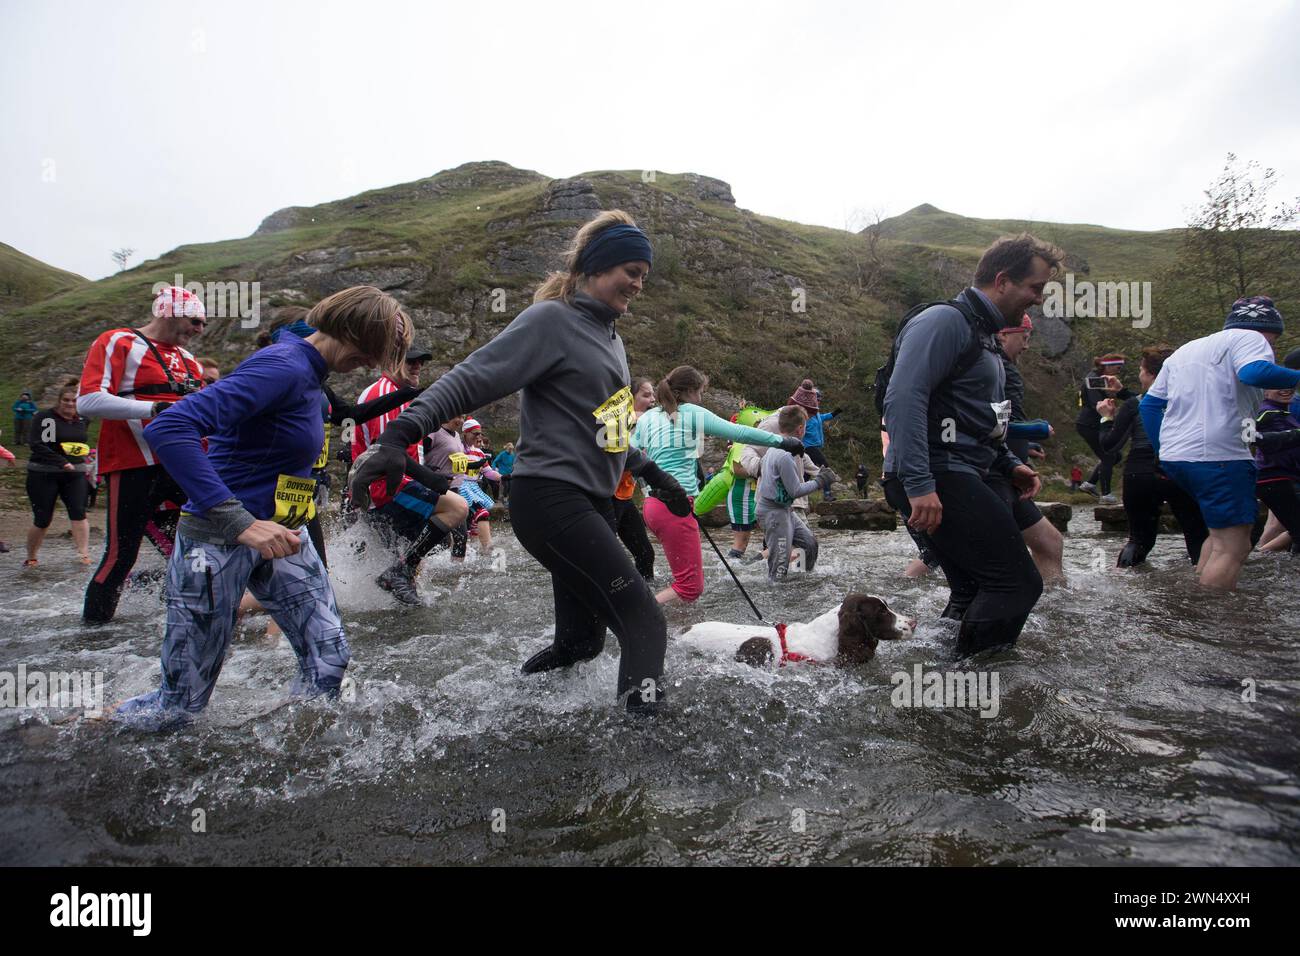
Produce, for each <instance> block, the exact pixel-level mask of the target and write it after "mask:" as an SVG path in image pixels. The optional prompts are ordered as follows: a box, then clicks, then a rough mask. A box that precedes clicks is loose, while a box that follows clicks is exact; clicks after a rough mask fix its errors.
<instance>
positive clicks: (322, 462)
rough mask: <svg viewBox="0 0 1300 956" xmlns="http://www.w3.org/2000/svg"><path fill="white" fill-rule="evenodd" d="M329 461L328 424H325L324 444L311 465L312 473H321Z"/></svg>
mask: <svg viewBox="0 0 1300 956" xmlns="http://www.w3.org/2000/svg"><path fill="white" fill-rule="evenodd" d="M329 461H330V423H329V422H326V423H325V444H323V445H321V446H320V455H319V456H318V457H317V458H316V460H315V461H314V462H313V463H312V466H311V470H312V471H321V470H323V469H324V467H325V466H326V465H328V464H329Z"/></svg>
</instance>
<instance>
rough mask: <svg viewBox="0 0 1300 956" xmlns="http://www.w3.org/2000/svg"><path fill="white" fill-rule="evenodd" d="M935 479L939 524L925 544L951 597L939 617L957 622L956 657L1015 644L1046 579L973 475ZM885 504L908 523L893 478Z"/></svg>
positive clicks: (997, 501)
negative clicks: (931, 551)
mask: <svg viewBox="0 0 1300 956" xmlns="http://www.w3.org/2000/svg"><path fill="white" fill-rule="evenodd" d="M934 479H935V491H936V492H938V495H939V501H940V503H941V504H942V505H943V517H942V520H941V521H940V522H939V527H938V528H936V529H935V530H934V531H931V532H929V533H928V534H927V538H928V540H929V541H930V545H931V549H932V550H933V552H934V556H935V558H937V559H938V561H939V566H940V567H942V568H943V573H944V576H945V577H947V579H948V587H949V589H950V590H951V592H952V594H951V597H950V599H949V602H948V607H947V609H945V610H944V614H943V616H944V617H947V618H953V619H957V620H960V621H961V630H960V631H958V634H957V654H958V656H959V657H965V656H966V655H968V654H975V653H978V652H980V651H983V650H986V649H988V648H990V647H999V646H1002V645H1005V644H1014V643H1015V642H1016V638H1018V637H1019V636H1020V631H1021V629H1022V628H1024V626H1025V621H1026V620H1027V619H1028V617H1029V612H1030V610H1032V609H1033V606H1034V605H1035V604H1036V603H1038V597H1039V595H1041V594H1042V593H1043V579H1042V577H1041V576H1040V575H1039V573H1038V569H1037V568H1036V567H1034V559H1033V558H1032V557H1030V555H1029V549H1028V548H1026V547H1025V540H1024V538H1022V537H1021V535H1020V529H1019V528H1017V527H1016V520H1015V518H1014V517H1013V516H1012V514H1011V509H1010V508H1009V507H1007V504H1006V502H1004V501H1003V500H1002V498H1001V497H999V495H998V493H997V492H996V491H994V490H993V489H992V488H990V487H989V486H988V485H987V484H985V482H984V481H983V479H981V478H980V477H979V476H978V475H971V474H967V473H965V472H958V471H947V472H939V473H938V474H936V475H935V476H934ZM885 500H887V501H888V502H889V504H890V506H891V507H892V508H893V509H894V510H895V511H897V512H899V514H901V515H902V516H903V518H904V520H906V519H907V518H909V517H911V514H912V505H911V502H909V501H908V498H907V492H906V491H904V490H903V483H902V482H901V481H899V480H898V479H897V478H892V477H891V478H887V479H886V480H885Z"/></svg>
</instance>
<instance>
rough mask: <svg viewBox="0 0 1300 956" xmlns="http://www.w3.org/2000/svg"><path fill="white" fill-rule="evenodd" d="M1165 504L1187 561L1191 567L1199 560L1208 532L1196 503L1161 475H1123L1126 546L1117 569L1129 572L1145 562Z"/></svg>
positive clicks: (1158, 528)
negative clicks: (1178, 529)
mask: <svg viewBox="0 0 1300 956" xmlns="http://www.w3.org/2000/svg"><path fill="white" fill-rule="evenodd" d="M1166 501H1167V502H1169V510H1170V511H1172V512H1173V513H1174V517H1175V518H1177V519H1178V524H1179V526H1180V527H1181V528H1182V529H1183V542H1184V543H1185V544H1186V545H1187V557H1189V558H1190V559H1191V561H1192V563H1193V564H1195V563H1196V562H1197V561H1199V560H1201V545H1203V544H1204V543H1205V539H1206V538H1207V537H1209V534H1210V532H1209V531H1208V530H1207V529H1206V527H1205V519H1204V518H1202V517H1201V509H1200V506H1199V505H1197V503H1196V499H1195V498H1193V497H1192V496H1191V495H1189V494H1188V493H1187V492H1185V491H1183V489H1181V488H1179V487H1178V485H1176V484H1175V483H1174V482H1173V481H1172V480H1171V479H1169V478H1166V477H1165V476H1164V475H1162V474H1126V475H1125V476H1124V514H1125V516H1126V517H1127V518H1128V542H1127V543H1126V544H1125V545H1124V550H1122V551H1121V552H1120V553H1119V560H1118V561H1117V562H1116V565H1117V566H1118V567H1121V568H1131V567H1133V566H1134V565H1138V564H1141V563H1142V562H1143V561H1145V560H1146V559H1147V555H1148V554H1150V553H1151V549H1152V548H1154V547H1155V544H1156V534H1157V532H1158V531H1159V530H1160V506H1161V505H1162V504H1164V503H1165V502H1166Z"/></svg>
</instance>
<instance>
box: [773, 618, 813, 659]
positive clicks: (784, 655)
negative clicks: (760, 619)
mask: <svg viewBox="0 0 1300 956" xmlns="http://www.w3.org/2000/svg"><path fill="white" fill-rule="evenodd" d="M776 636H777V637H778V638H780V640H781V663H780V664H779V665H777V666H779V667H785V665H786V664H787V663H790V664H798V663H799V662H801V661H807V662H808V663H810V664H816V663H817V661H816V659H815V658H812V657H809V656H808V655H807V654H797V653H795V652H794V651H791V650H790V648H789V647H787V646H786V643H785V625H784V624H777V625H776Z"/></svg>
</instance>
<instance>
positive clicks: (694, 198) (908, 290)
mask: <svg viewBox="0 0 1300 956" xmlns="http://www.w3.org/2000/svg"><path fill="white" fill-rule="evenodd" d="M609 208H622V209H625V210H627V211H628V212H630V213H631V214H632V215H633V216H634V217H636V219H637V221H638V222H639V223H640V224H641V225H642V226H643V227H644V228H645V229H646V230H647V232H649V233H650V235H651V238H652V240H653V241H654V243H655V249H656V262H655V270H654V273H653V274H652V276H651V278H650V281H649V283H648V285H647V288H646V292H645V294H644V296H643V297H642V298H641V299H640V300H639V301H638V302H637V303H635V312H634V314H632V315H629V316H627V317H626V318H625V319H622V320H620V328H621V331H622V333H623V335H624V337H625V339H626V342H627V347H628V355H629V360H630V364H631V367H632V371H633V374H634V375H635V374H648V375H652V376H655V377H658V376H661V375H663V374H664V373H665V372H667V371H668V370H669V369H670V368H672V367H673V366H675V365H678V364H681V363H689V364H693V365H696V366H698V367H699V368H701V369H702V370H704V371H705V372H706V373H708V374H709V376H710V378H711V380H712V386H713V389H714V391H713V404H714V405H715V407H717V408H718V410H719V411H725V412H727V413H730V412H731V411H733V410H734V407H735V406H734V403H735V402H736V401H737V400H738V399H739V398H740V397H742V396H743V397H745V398H747V399H749V400H750V401H754V402H758V403H761V404H764V405H767V406H773V405H777V404H779V403H781V402H782V401H783V400H784V399H785V398H786V397H787V396H788V395H789V394H790V393H791V391H792V390H793V389H794V387H795V386H796V385H797V384H798V382H799V381H800V380H801V379H802V378H804V377H807V376H811V377H813V378H814V379H816V380H817V382H818V384H819V385H820V386H821V387H822V388H823V390H824V391H825V392H826V395H827V400H828V403H829V404H830V406H831V407H840V406H842V407H843V408H844V409H845V412H846V414H845V417H844V418H843V419H842V420H841V421H840V422H839V423H837V424H836V425H835V426H834V427H833V428H832V429H831V430H830V432H829V441H830V444H829V452H830V456H831V458H832V460H833V461H834V462H835V464H836V465H837V467H839V468H841V469H842V473H845V474H847V473H849V470H850V469H851V467H852V466H853V465H854V464H855V463H856V462H857V461H859V460H866V461H867V462H869V463H870V464H871V466H872V467H873V468H875V467H876V466H878V464H879V459H880V443H879V432H878V427H877V426H878V423H877V421H876V419H875V417H874V413H873V411H872V408H871V393H870V391H869V390H868V389H867V388H865V387H864V386H865V385H866V383H869V382H870V381H871V378H872V376H873V374H874V371H875V369H876V367H877V366H878V365H879V364H880V363H881V362H882V361H883V358H884V356H885V354H886V351H887V349H888V343H889V341H890V339H891V337H892V333H893V330H894V327H895V323H896V321H897V318H898V316H900V315H901V314H902V313H903V312H904V311H906V309H907V308H908V307H909V306H910V305H912V304H913V303H916V302H919V301H924V300H927V299H934V298H941V297H947V296H949V295H952V294H953V293H955V292H957V291H959V290H960V289H961V288H962V287H963V286H964V285H965V284H966V283H967V282H968V281H969V278H970V274H971V272H972V270H973V267H974V264H975V262H976V260H977V258H978V256H979V253H980V251H981V249H983V247H984V246H986V245H987V244H988V243H989V242H991V241H992V240H993V239H995V238H997V237H998V236H999V235H1003V234H1005V233H1009V232H1019V231H1022V230H1024V229H1026V228H1028V229H1030V230H1031V231H1033V232H1035V233H1036V234H1038V235H1039V236H1041V237H1042V238H1045V239H1049V240H1051V241H1053V242H1056V243H1057V244H1059V245H1061V246H1062V247H1063V248H1065V249H1066V251H1067V252H1068V253H1069V256H1070V260H1069V263H1068V265H1069V268H1070V269H1071V270H1072V271H1074V272H1076V273H1078V274H1079V275H1080V276H1082V277H1087V278H1092V279H1097V278H1107V277H1113V278H1117V279H1119V278H1123V279H1126V280H1128V279H1132V280H1150V281H1153V282H1156V283H1159V281H1160V279H1159V277H1160V276H1161V275H1162V273H1163V270H1165V269H1166V268H1167V267H1168V266H1169V264H1170V263H1171V262H1172V261H1173V258H1174V255H1175V252H1176V249H1177V246H1178V242H1179V238H1180V231H1178V230H1167V231H1163V232H1152V233H1144V232H1132V231H1123V230H1113V229H1106V228H1104V227H1101V226H1087V225H1061V224H1054V223H1025V222H1014V221H996V220H979V219H966V218H963V217H961V216H957V215H954V214H951V213H945V212H942V211H940V210H937V209H934V208H933V207H930V206H920V207H917V208H916V209H914V210H912V211H911V212H909V213H906V214H904V215H902V216H899V217H896V218H894V219H890V220H886V221H885V222H884V223H882V224H880V226H879V227H878V228H879V229H880V238H879V239H878V241H876V242H875V243H874V245H873V242H872V237H871V236H870V234H868V233H861V234H854V233H851V232H847V231H844V230H839V229H829V228H823V227H818V226H807V225H801V224H799V223H793V222H787V221H784V220H779V219H773V218H771V217H767V216H762V215H758V214H755V213H753V212H750V211H747V210H744V209H740V208H737V206H736V205H735V201H734V199H733V198H732V196H731V192H730V188H729V187H728V186H727V185H726V183H723V182H721V181H719V180H716V179H710V178H708V177H704V176H699V175H695V174H691V173H681V174H669V173H663V172H658V173H656V174H654V175H653V176H646V175H643V174H642V172H641V171H640V170H633V171H606V172H592V173H586V174H582V175H580V176H576V177H573V178H571V179H566V180H553V179H549V178H547V177H545V176H543V175H541V174H539V173H535V172H531V171H527V170H519V169H515V168H514V167H511V166H508V165H506V164H504V163H497V162H482V163H468V164H466V165H464V166H460V167H457V168H456V169H452V170H446V171H444V172H441V173H438V174H437V175H435V176H431V177H429V178H427V179H422V180H418V181H416V182H413V183H405V184H402V185H398V186H393V187H390V188H387V189H379V190H373V191H371V192H367V193H362V194H360V195H358V196H353V197H349V198H347V199H341V200H338V201H335V202H330V203H325V204H322V205H320V206H314V207H310V208H307V207H291V208H289V209H283V210H280V211H278V212H275V213H273V214H272V215H270V216H268V217H267V219H266V220H265V221H264V222H263V223H262V225H261V226H260V227H259V228H258V229H257V231H256V232H254V234H253V235H251V236H248V237H246V238H243V239H232V240H227V241H223V242H215V243H204V244H198V245H188V246H181V247H179V248H177V249H174V250H172V251H171V252H169V253H167V254H166V255H164V256H162V257H160V258H158V259H154V260H151V261H147V262H144V263H141V264H140V265H138V266H136V267H134V268H132V269H130V270H128V271H125V272H121V273H118V274H116V275H113V276H110V277H108V278H106V279H102V280H100V281H98V282H94V283H80V284H75V285H74V286H73V287H71V288H68V289H67V290H66V291H64V292H62V293H61V294H58V295H55V296H53V297H51V298H45V299H42V300H41V301H37V302H33V303H31V304H29V305H26V306H25V307H23V308H21V309H16V310H13V311H10V312H7V313H6V314H5V315H3V316H0V327H2V328H3V333H4V336H5V341H6V349H5V352H4V354H3V356H2V357H0V388H4V389H5V392H4V394H8V392H9V391H10V390H12V389H13V388H14V387H16V386H17V384H19V383H20V382H22V383H24V384H29V385H31V386H33V387H35V388H41V387H44V386H45V385H47V384H48V383H49V382H51V381H53V380H54V379H55V378H57V376H58V375H60V374H66V373H76V372H78V371H79V369H80V365H81V362H82V360H83V358H84V355H85V350H86V348H87V346H88V345H89V343H90V342H91V341H92V340H93V339H94V337H95V336H96V335H97V334H98V333H99V332H100V331H102V330H104V329H106V328H110V327H112V326H114V325H120V324H128V323H130V324H138V323H142V322H144V321H147V318H148V309H149V304H150V302H151V299H152V287H153V286H154V284H155V283H158V282H168V283H170V282H172V281H174V280H175V278H176V276H177V275H178V274H179V275H181V276H182V278H183V281H186V282H190V281H200V282H203V283H209V282H223V283H224V282H233V283H250V284H251V283H254V282H256V283H258V284H259V291H260V316H259V322H258V324H257V325H254V324H253V322H252V319H251V317H248V318H243V317H240V316H238V315H232V316H229V317H225V318H216V319H215V320H214V321H213V322H212V323H211V324H210V326H209V328H208V331H207V333H206V334H205V335H204V336H203V337H202V338H201V339H197V340H195V342H194V344H193V346H192V348H193V349H194V350H195V352H196V353H197V354H200V355H212V356H214V357H216V358H218V359H219V360H220V361H221V362H222V363H223V365H224V367H225V368H227V369H228V368H230V367H232V366H233V365H234V364H235V363H237V362H238V361H239V360H240V359H242V358H243V357H244V356H246V355H247V354H248V353H249V352H251V351H252V349H253V347H254V339H255V337H256V334H257V332H258V331H259V329H261V328H265V327H266V325H267V324H269V322H270V321H271V319H272V318H273V316H274V311H275V309H276V307H278V306H282V305H286V304H302V305H311V304H312V303H314V302H316V301H317V300H319V299H320V298H321V297H323V296H325V295H327V294H329V293H331V292H334V291H336V290H338V289H341V288H345V287H347V286H350V285H357V284H373V285H377V286H380V287H381V288H384V289H387V290H389V291H391V292H392V293H393V294H394V295H395V296H397V297H398V298H399V299H401V300H402V301H403V302H404V303H405V305H406V306H407V308H408V310H409V311H410V312H411V314H412V317H413V318H414V320H415V323H416V326H417V329H418V330H419V331H418V336H417V338H418V339H419V340H420V341H421V342H422V343H423V344H426V345H428V346H429V347H430V348H431V349H432V350H433V351H434V353H435V356H436V361H438V362H440V363H441V364H442V366H443V367H444V368H445V367H449V366H450V365H451V364H453V363H455V362H456V361H459V360H460V359H462V358H463V357H464V356H465V355H467V354H468V353H469V352H470V351H472V350H473V349H474V348H475V347H476V346H478V345H480V344H482V343H483V342H485V341H487V340H488V339H489V338H491V337H492V336H493V335H494V334H496V332H498V331H499V330H500V329H502V328H503V327H504V326H505V325H506V323H507V322H508V321H509V320H510V319H511V318H513V317H514V316H515V315H516V314H517V313H518V312H519V311H520V310H521V309H523V308H524V307H525V306H526V305H527V304H528V303H529V302H530V301H531V296H532V292H533V290H534V289H535V288H536V286H537V285H538V283H539V281H540V280H541V279H542V277H543V276H544V274H545V272H546V271H547V270H548V269H550V268H556V267H558V265H559V259H560V253H561V250H562V248H563V247H564V245H565V243H566V242H567V241H568V240H569V239H570V238H571V236H572V234H573V232H574V231H575V229H576V228H577V226H578V225H579V224H580V223H581V222H583V221H585V220H586V219H587V218H589V217H590V216H591V215H592V214H593V213H594V212H595V211H596V210H597V209H609ZM1288 241H1289V239H1288ZM1295 261H1296V262H1298V263H1300V248H1297V250H1296V255H1295ZM65 275H66V274H65ZM71 278H73V279H74V280H75V277H71ZM1280 304H1281V305H1282V308H1283V310H1284V312H1285V311H1286V309H1287V308H1288V307H1289V304H1288V303H1285V302H1283V303H1280ZM208 307H209V311H210V312H212V311H214V309H215V304H214V302H212V301H209V302H208ZM1215 311H1216V310H1214V309H1208V308H1207V309H1192V310H1185V311H1184V314H1183V315H1181V316H1180V317H1179V322H1178V324H1177V326H1176V327H1175V325H1174V324H1172V323H1171V322H1167V321H1165V319H1166V317H1165V316H1163V315H1161V313H1160V311H1159V299H1158V297H1157V308H1156V321H1155V322H1154V323H1153V325H1152V327H1151V328H1149V329H1145V330H1136V329H1133V328H1132V327H1131V325H1130V323H1128V322H1118V323H1117V322H1114V321H1106V322H1102V321H1100V320H1086V319H1077V320H1075V321H1074V322H1073V323H1063V322H1062V323H1058V324H1057V326H1056V327H1055V328H1054V329H1049V328H1048V327H1047V326H1048V324H1049V323H1044V332H1043V336H1042V338H1041V340H1040V341H1041V346H1039V345H1036V347H1035V351H1033V352H1031V353H1030V354H1029V355H1028V356H1027V357H1026V359H1025V360H1024V361H1023V363H1022V364H1023V366H1024V369H1025V374H1026V379H1027V382H1028V385H1029V392H1030V394H1029V403H1028V404H1029V411H1030V412H1031V413H1033V414H1042V415H1045V416H1049V417H1050V418H1051V419H1052V420H1053V421H1054V423H1055V424H1057V426H1058V432H1059V433H1060V435H1059V437H1060V439H1061V441H1060V442H1059V443H1058V445H1057V448H1056V449H1055V451H1054V462H1053V467H1056V468H1059V467H1060V466H1061V464H1062V463H1063V462H1064V458H1065V456H1066V455H1067V453H1070V452H1075V453H1078V452H1081V451H1082V448H1083V446H1082V443H1081V442H1079V441H1078V440H1077V439H1075V438H1073V431H1072V429H1071V428H1070V427H1069V425H1070V422H1071V421H1072V419H1073V413H1074V407H1073V406H1074V395H1075V393H1076V391H1077V381H1078V376H1079V375H1080V374H1082V370H1083V369H1084V367H1085V366H1086V365H1087V364H1088V356H1090V355H1092V354H1097V351H1096V350H1100V351H1109V350H1111V349H1116V350H1120V351H1129V352H1132V351H1133V350H1135V349H1137V348H1139V347H1140V346H1141V344H1144V343H1145V342H1149V341H1157V340H1159V339H1161V338H1162V337H1163V338H1166V339H1170V338H1171V337H1172V336H1173V333H1175V332H1177V333H1178V335H1179V336H1180V337H1179V339H1178V340H1179V341H1181V340H1182V339H1185V338H1187V337H1190V335H1191V334H1196V333H1197V332H1198V331H1200V332H1204V331H1210V330H1212V329H1214V328H1217V327H1218V324H1219V323H1220V322H1221V316H1218V315H1216V314H1211V313H1213V312H1215ZM1292 311H1293V312H1294V311H1295V310H1294V309H1292ZM1296 314H1297V316H1300V313H1296ZM1284 344H1285V343H1284ZM1047 353H1050V354H1047ZM365 384H366V379H365V378H364V377H363V376H360V375H357V376H352V377H351V378H348V379H344V380H343V381H342V382H341V383H338V385H339V386H341V387H339V391H340V392H344V393H345V392H348V391H349V390H350V391H352V392H353V393H355V392H358V391H360V389H361V388H362V387H363V386H364V385H365ZM10 400H12V399H10ZM479 411H480V412H481V416H480V417H482V418H484V419H485V422H486V426H487V428H488V431H489V433H491V434H492V435H493V436H494V437H495V438H496V440H497V441H498V442H500V441H504V440H508V439H510V438H513V437H514V431H513V430H514V428H515V425H516V421H517V418H516V415H517V406H516V405H515V403H514V400H513V399H506V400H503V401H501V402H498V403H496V404H494V405H493V406H491V407H489V408H488V409H484V410H479Z"/></svg>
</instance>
